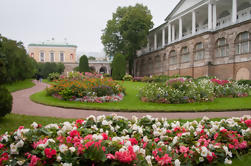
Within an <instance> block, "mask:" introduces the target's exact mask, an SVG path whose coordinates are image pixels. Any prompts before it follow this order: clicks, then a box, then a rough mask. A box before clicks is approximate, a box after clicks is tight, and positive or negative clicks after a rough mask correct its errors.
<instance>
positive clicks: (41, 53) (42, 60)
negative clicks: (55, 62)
mask: <svg viewBox="0 0 251 166" xmlns="http://www.w3.org/2000/svg"><path fill="white" fill-rule="evenodd" d="M40 62H44V52H40Z"/></svg>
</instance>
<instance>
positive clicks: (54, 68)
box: [38, 62, 65, 78]
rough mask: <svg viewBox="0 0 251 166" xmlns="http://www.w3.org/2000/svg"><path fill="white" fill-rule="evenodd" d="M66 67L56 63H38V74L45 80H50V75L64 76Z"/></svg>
mask: <svg viewBox="0 0 251 166" xmlns="http://www.w3.org/2000/svg"><path fill="white" fill-rule="evenodd" d="M64 69H65V66H64V64H63V63H54V62H46V63H38V74H39V75H41V76H42V77H43V78H48V76H49V74H50V73H59V74H62V72H63V71H64Z"/></svg>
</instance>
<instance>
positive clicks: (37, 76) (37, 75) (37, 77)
mask: <svg viewBox="0 0 251 166" xmlns="http://www.w3.org/2000/svg"><path fill="white" fill-rule="evenodd" d="M36 80H37V83H38V82H39V74H36Z"/></svg>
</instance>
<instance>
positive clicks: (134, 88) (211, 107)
mask: <svg viewBox="0 0 251 166" xmlns="http://www.w3.org/2000/svg"><path fill="white" fill-rule="evenodd" d="M121 84H122V85H123V86H124V87H125V88H126V96H125V97H124V99H123V100H122V101H121V102H118V103H101V104H100V103H81V102H74V101H63V100H59V99H56V98H54V97H51V96H46V92H45V91H41V92H38V93H35V94H33V95H32V96H31V97H30V98H31V100H32V101H34V102H37V103H41V104H45V105H51V106H59V107H66V108H78V109H96V110H107V111H146V112H148V111H229V110H245V109H251V96H249V97H245V98H217V99H215V101H214V102H202V103H189V104H159V103H145V102H142V101H140V100H139V97H138V96H137V95H138V91H139V89H140V88H141V87H142V86H144V85H145V83H142V82H127V81H125V82H121Z"/></svg>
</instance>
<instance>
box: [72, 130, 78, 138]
mask: <svg viewBox="0 0 251 166" xmlns="http://www.w3.org/2000/svg"><path fill="white" fill-rule="evenodd" d="M79 135H80V134H79V132H78V131H77V130H72V131H71V132H70V136H71V137H75V136H79Z"/></svg>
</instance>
